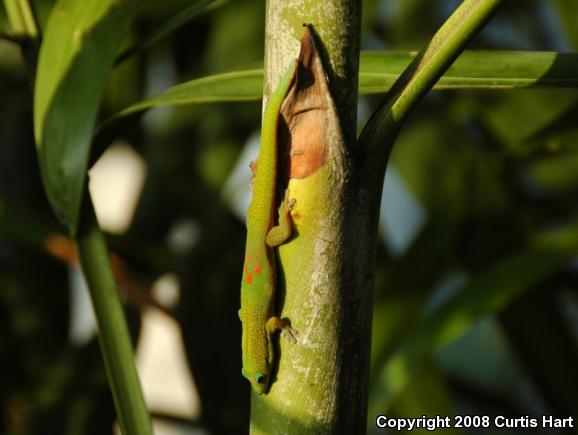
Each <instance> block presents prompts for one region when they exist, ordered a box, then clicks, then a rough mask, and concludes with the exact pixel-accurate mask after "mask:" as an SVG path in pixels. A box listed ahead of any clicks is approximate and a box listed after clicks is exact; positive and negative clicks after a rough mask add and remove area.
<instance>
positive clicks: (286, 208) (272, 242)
mask: <svg viewBox="0 0 578 435" xmlns="http://www.w3.org/2000/svg"><path fill="white" fill-rule="evenodd" d="M294 206H295V200H294V199H289V189H287V190H285V197H284V198H283V201H281V205H280V206H279V223H278V224H277V225H276V226H274V227H273V228H271V229H270V230H269V232H268V233H267V238H266V242H267V245H268V246H270V247H271V248H276V247H277V246H279V245H282V244H283V243H285V242H286V241H287V240H288V239H289V237H291V233H292V232H293V225H292V224H293V220H292V219H291V209H292V208H293V207H294Z"/></svg>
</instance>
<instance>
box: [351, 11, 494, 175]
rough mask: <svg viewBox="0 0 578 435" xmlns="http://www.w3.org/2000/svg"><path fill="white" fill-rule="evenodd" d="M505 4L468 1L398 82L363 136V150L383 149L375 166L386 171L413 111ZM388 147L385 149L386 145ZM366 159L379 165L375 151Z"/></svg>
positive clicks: (361, 138)
mask: <svg viewBox="0 0 578 435" xmlns="http://www.w3.org/2000/svg"><path fill="white" fill-rule="evenodd" d="M502 2H503V0H464V2H463V3H462V4H461V5H460V6H459V7H458V8H457V9H456V10H455V11H454V13H453V14H452V15H451V16H450V17H449V18H448V19H447V21H446V22H445V23H444V24H443V26H442V27H440V29H439V30H438V31H437V33H436V34H435V35H434V36H433V38H432V39H431V41H430V42H429V44H428V45H427V46H426V47H424V48H423V49H422V50H421V51H420V53H419V54H418V55H417V56H416V58H415V59H414V60H413V62H412V63H411V64H410V65H409V66H408V67H407V68H406V70H405V71H404V73H403V74H402V75H401V76H400V77H399V78H398V79H397V81H396V82H395V84H394V85H393V87H392V88H391V90H390V91H389V92H388V94H387V95H386V97H385V99H384V100H383V101H382V103H381V104H380V106H379V107H378V109H377V110H376V111H375V112H374V114H373V115H372V117H371V119H370V120H369V121H368V123H367V125H366V126H365V128H364V129H363V131H362V132H361V135H360V138H359V143H360V146H361V147H370V148H372V147H373V148H375V147H379V148H381V152H376V153H377V154H381V158H378V159H377V160H379V161H378V162H376V163H374V164H375V165H377V166H382V167H383V169H385V162H384V158H385V160H387V157H388V155H389V151H390V148H391V145H392V144H393V141H394V140H395V137H396V136H397V133H398V132H399V129H400V128H401V125H402V124H403V122H404V121H405V120H406V119H407V117H408V115H409V113H410V112H411V110H412V109H413V108H414V107H416V105H417V104H418V103H419V101H421V99H422V98H423V97H424V96H425V95H426V94H427V93H428V92H429V91H430V90H431V88H432V87H433V86H434V84H435V83H436V82H437V81H438V79H439V78H440V77H441V76H442V75H443V74H444V72H445V71H446V70H447V69H448V68H449V66H450V65H451V64H452V62H453V61H454V60H455V59H456V58H457V57H458V56H459V54H460V53H461V52H462V51H463V50H464V48H465V47H466V45H467V44H468V42H470V40H471V39H472V38H473V37H474V36H475V35H476V34H477V33H478V31H479V30H480V29H481V28H482V27H483V26H484V24H485V23H486V21H487V20H488V19H489V18H490V17H491V16H492V14H493V13H494V12H495V10H496V9H497V8H498V6H500V5H501V4H502ZM384 143H385V144H386V145H387V146H386V147H383V144H384ZM364 154H365V155H366V156H367V157H368V158H369V160H370V161H371V160H373V161H374V162H375V157H376V156H375V155H374V153H373V150H371V149H370V150H368V152H367V153H363V151H362V152H361V153H360V156H362V155H364Z"/></svg>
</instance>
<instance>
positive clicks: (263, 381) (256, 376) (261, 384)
mask: <svg viewBox="0 0 578 435" xmlns="http://www.w3.org/2000/svg"><path fill="white" fill-rule="evenodd" d="M241 373H242V374H243V376H244V377H246V378H247V379H248V380H249V382H251V385H252V386H253V389H254V390H255V391H256V392H257V393H258V394H265V393H266V392H267V388H268V387H269V376H268V375H267V373H263V372H259V371H253V370H245V369H243V370H241Z"/></svg>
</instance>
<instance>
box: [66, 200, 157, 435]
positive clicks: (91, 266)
mask: <svg viewBox="0 0 578 435" xmlns="http://www.w3.org/2000/svg"><path fill="white" fill-rule="evenodd" d="M84 201H86V203H87V206H86V207H85V209H84V211H83V216H82V227H81V229H80V231H79V234H78V238H77V248H78V256H79V258H80V263H81V266H82V271H83V273H84V276H85V278H86V282H87V284H88V287H89V289H90V294H91V298H92V304H93V307H94V312H95V314H96V320H97V323H98V329H99V335H98V338H99V342H100V348H101V350H102V355H103V359H104V365H105V367H106V371H107V374H108V378H109V383H110V387H111V389H112V395H113V398H114V403H115V406H116V411H117V414H118V419H119V422H120V427H121V429H122V432H123V433H124V434H126V435H147V434H151V435H152V428H151V421H150V417H149V414H148V411H147V408H146V405H145V402H144V397H143V393H142V390H141V386H140V382H139V378H138V373H137V371H136V366H135V363H134V358H133V347H132V344H131V340H130V335H129V331H128V327H127V323H126V319H125V316H124V311H123V308H122V304H121V302H120V298H119V293H118V290H117V285H116V282H115V280H114V276H113V274H112V268H111V264H110V259H109V254H108V249H107V246H106V241H105V239H104V235H103V234H102V232H101V230H100V228H99V226H98V223H97V221H96V216H95V214H94V209H93V206H92V203H91V201H90V197H89V196H88V195H85V197H84Z"/></svg>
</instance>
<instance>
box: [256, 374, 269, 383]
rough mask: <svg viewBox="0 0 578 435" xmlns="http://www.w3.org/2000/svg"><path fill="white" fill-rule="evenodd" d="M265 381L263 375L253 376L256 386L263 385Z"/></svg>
mask: <svg viewBox="0 0 578 435" xmlns="http://www.w3.org/2000/svg"><path fill="white" fill-rule="evenodd" d="M266 380H267V378H266V377H265V375H257V376H255V382H257V383H258V384H264V383H265V381H266Z"/></svg>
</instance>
